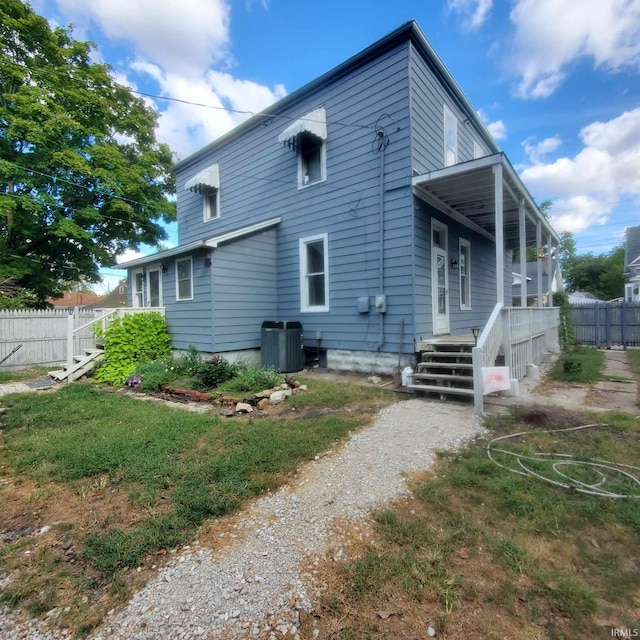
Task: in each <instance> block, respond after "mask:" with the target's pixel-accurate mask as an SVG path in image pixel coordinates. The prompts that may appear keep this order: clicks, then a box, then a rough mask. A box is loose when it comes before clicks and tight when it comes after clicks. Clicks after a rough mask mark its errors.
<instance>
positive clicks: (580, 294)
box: [569, 291, 603, 305]
mask: <svg viewBox="0 0 640 640" xmlns="http://www.w3.org/2000/svg"><path fill="white" fill-rule="evenodd" d="M597 302H603V300H600V298H596V296H594V295H593V294H592V293H589V292H588V291H574V292H573V293H570V294H569V304H572V305H580V304H596V303H597Z"/></svg>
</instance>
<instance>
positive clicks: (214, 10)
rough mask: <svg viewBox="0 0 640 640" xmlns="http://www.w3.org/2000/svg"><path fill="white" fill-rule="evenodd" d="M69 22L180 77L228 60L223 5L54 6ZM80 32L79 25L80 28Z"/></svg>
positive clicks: (221, 1) (105, 2)
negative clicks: (86, 25) (89, 27)
mask: <svg viewBox="0 0 640 640" xmlns="http://www.w3.org/2000/svg"><path fill="white" fill-rule="evenodd" d="M57 1H58V6H59V8H60V10H61V11H62V12H64V13H65V15H67V16H69V17H71V18H72V19H73V20H74V21H77V20H80V21H91V22H93V23H95V24H96V26H97V27H98V28H99V29H100V30H101V31H102V32H103V33H104V35H105V36H107V37H108V38H109V39H110V40H113V41H114V42H118V41H121V42H122V41H125V42H127V43H130V44H131V45H132V46H133V47H134V49H135V51H136V53H137V55H138V57H141V58H144V59H147V60H151V61H153V62H155V63H157V64H159V65H160V66H161V67H162V68H163V69H165V70H166V71H169V72H172V73H180V74H181V75H185V76H189V75H198V74H200V73H202V71H203V69H205V68H207V67H208V66H209V65H211V64H213V63H216V62H218V63H219V62H220V61H221V60H224V59H225V58H226V57H227V56H228V55H229V54H228V45H229V19H230V11H231V8H230V5H229V4H228V3H227V2H226V1H225V0H207V2H202V0H133V1H132V0H91V2H87V0H57ZM81 26H82V25H81Z"/></svg>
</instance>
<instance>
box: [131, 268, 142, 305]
mask: <svg viewBox="0 0 640 640" xmlns="http://www.w3.org/2000/svg"><path fill="white" fill-rule="evenodd" d="M131 278H132V285H133V286H132V287H131V306H132V307H136V308H141V307H144V306H145V304H144V270H143V269H136V270H135V271H132V272H131ZM138 285H140V286H138Z"/></svg>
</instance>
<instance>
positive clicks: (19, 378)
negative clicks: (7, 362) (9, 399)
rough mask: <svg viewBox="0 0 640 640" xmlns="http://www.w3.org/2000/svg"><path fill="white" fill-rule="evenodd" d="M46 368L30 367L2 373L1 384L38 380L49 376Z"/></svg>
mask: <svg viewBox="0 0 640 640" xmlns="http://www.w3.org/2000/svg"><path fill="white" fill-rule="evenodd" d="M47 371H48V370H47V368H46V367H29V368H27V369H15V370H12V371H0V384H7V383H9V382H24V381H25V380H36V379H38V378H46V377H47V376H48V373H47Z"/></svg>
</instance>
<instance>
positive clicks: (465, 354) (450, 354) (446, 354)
mask: <svg viewBox="0 0 640 640" xmlns="http://www.w3.org/2000/svg"><path fill="white" fill-rule="evenodd" d="M422 357H423V358H473V353H471V351H423V352H422Z"/></svg>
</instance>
